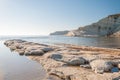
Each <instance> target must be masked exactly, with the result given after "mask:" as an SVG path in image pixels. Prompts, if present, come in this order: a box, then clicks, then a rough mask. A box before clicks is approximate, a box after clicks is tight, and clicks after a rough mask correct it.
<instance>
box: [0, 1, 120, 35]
mask: <svg viewBox="0 0 120 80" xmlns="http://www.w3.org/2000/svg"><path fill="white" fill-rule="evenodd" d="M117 13H120V0H0V35H48V34H49V33H51V32H54V31H61V30H73V29H77V28H78V27H81V26H85V25H89V24H91V23H93V22H97V21H98V20H100V19H102V18H104V17H107V16H108V15H111V14H117Z"/></svg>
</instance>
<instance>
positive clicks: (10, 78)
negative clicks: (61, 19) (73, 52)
mask: <svg viewBox="0 0 120 80" xmlns="http://www.w3.org/2000/svg"><path fill="white" fill-rule="evenodd" d="M9 39H23V40H27V41H32V42H38V43H47V44H54V43H67V44H76V45H85V46H97V47H109V48H120V38H103V37H100V38H86V37H64V36H28V37H26V36H24V37H20V36H19V37H10V36H7V37H0V80H42V79H43V78H44V77H45V71H44V70H43V68H42V67H41V65H40V64H39V63H37V62H35V61H32V60H29V59H27V58H26V57H25V56H19V55H18V54H17V53H14V52H11V51H10V50H9V48H7V47H6V46H5V45H4V44H3V43H4V41H5V40H9Z"/></svg>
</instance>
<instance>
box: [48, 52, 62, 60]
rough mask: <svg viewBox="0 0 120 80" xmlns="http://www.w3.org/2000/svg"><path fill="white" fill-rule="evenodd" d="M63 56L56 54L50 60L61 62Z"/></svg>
mask: <svg viewBox="0 0 120 80" xmlns="http://www.w3.org/2000/svg"><path fill="white" fill-rule="evenodd" d="M62 57H63V56H62V55H61V54H60V53H55V54H52V55H50V56H49V58H51V59H54V60H60V59H62Z"/></svg>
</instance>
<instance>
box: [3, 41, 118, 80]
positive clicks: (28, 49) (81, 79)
mask: <svg viewBox="0 0 120 80" xmlns="http://www.w3.org/2000/svg"><path fill="white" fill-rule="evenodd" d="M4 44H5V45H6V46H7V47H9V48H10V49H11V50H13V51H16V52H18V53H19V54H21V53H22V54H23V55H26V54H28V55H27V57H28V58H30V59H32V60H35V61H37V62H39V63H40V64H41V65H42V66H43V68H44V69H45V70H46V71H47V73H48V75H49V76H56V77H57V78H59V79H61V80H119V79H120V71H119V69H120V50H119V49H111V48H98V47H87V46H76V45H70V44H55V45H46V44H39V43H34V42H28V41H24V40H16V39H14V40H7V41H5V43H4ZM98 62H99V64H98ZM113 69H117V71H114V72H113Z"/></svg>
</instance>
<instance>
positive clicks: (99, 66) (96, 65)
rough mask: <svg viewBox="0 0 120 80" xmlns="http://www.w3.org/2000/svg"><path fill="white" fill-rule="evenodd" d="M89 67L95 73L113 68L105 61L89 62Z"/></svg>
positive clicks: (110, 63)
mask: <svg viewBox="0 0 120 80" xmlns="http://www.w3.org/2000/svg"><path fill="white" fill-rule="evenodd" d="M90 66H91V68H92V70H93V71H95V73H104V72H108V71H110V70H111V69H112V68H113V65H112V62H110V61H105V60H94V61H92V62H90Z"/></svg>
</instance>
